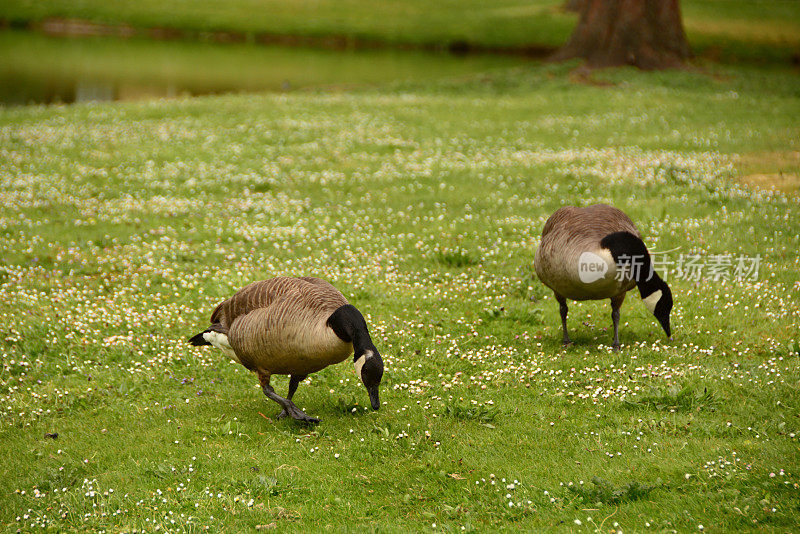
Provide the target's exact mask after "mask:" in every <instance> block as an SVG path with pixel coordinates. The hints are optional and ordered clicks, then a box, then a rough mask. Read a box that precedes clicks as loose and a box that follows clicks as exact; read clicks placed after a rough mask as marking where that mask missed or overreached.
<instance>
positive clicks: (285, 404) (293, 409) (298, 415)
mask: <svg viewBox="0 0 800 534" xmlns="http://www.w3.org/2000/svg"><path fill="white" fill-rule="evenodd" d="M269 378H270V376H269V375H268V374H266V373H263V372H259V373H258V380H259V382H260V383H261V390H262V391H263V392H264V395H266V397H267V398H268V399H270V400H272V401H274V402H277V403H278V404H280V406H281V407H282V408H283V410H282V411H281V413H279V414H278V419H281V418H282V417H287V416H289V417H291V418H292V419H295V420H297V421H302V422H305V423H319V419H317V418H316V417H311V416H310V415H307V414H306V413H305V412H304V411H303V410H301V409H300V408H298V407H297V406H295V404H294V403H293V402H292V401H291V400H289V399H284V398H283V397H281V396H280V395H278V394H277V393H275V390H274V389H272V386H271V385H270V384H269ZM290 393H294V392H293V391H291V392H290Z"/></svg>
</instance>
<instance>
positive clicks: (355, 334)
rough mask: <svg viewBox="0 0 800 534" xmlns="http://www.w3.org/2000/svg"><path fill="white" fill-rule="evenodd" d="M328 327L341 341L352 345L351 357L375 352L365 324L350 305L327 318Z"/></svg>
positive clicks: (359, 313) (359, 314)
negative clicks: (369, 351)
mask: <svg viewBox="0 0 800 534" xmlns="http://www.w3.org/2000/svg"><path fill="white" fill-rule="evenodd" d="M328 326H330V327H331V330H333V332H334V333H335V334H336V335H337V336H338V337H339V339H341V340H342V341H346V342H347V343H352V344H353V357H354V358H357V357H358V356H360V355H361V354H364V352H366V351H368V350H371V351H373V352H377V349H376V348H375V345H374V344H373V343H372V338H371V337H370V335H369V330H368V329H367V322H366V321H365V320H364V316H363V315H361V312H360V311H358V309H356V307H355V306H353V305H351V304H345V305H344V306H342V307H340V308H338V309H337V310H336V311H335V312H333V313H332V314H331V316H330V317H328Z"/></svg>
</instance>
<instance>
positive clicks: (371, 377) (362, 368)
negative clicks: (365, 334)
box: [353, 348, 383, 410]
mask: <svg viewBox="0 0 800 534" xmlns="http://www.w3.org/2000/svg"><path fill="white" fill-rule="evenodd" d="M353 365H355V368H356V375H357V376H358V377H359V378H360V379H361V382H362V383H363V384H364V387H365V388H367V393H369V402H370V404H371V405H372V409H373V410H377V409H378V408H380V407H381V402H380V398H379V397H378V386H379V385H380V383H381V378H383V360H382V359H381V355H380V354H379V353H378V350H377V349H375V348H372V349H366V350H364V351H363V352H362V353H361V354H357V355H355V356H354V358H353Z"/></svg>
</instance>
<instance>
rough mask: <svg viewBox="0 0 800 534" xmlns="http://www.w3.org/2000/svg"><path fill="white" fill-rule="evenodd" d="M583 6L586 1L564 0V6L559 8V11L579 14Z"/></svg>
mask: <svg viewBox="0 0 800 534" xmlns="http://www.w3.org/2000/svg"><path fill="white" fill-rule="evenodd" d="M584 4H586V0H566V2H564V5H563V6H561V9H563V10H565V11H574V12H575V13H580V12H581V10H582V9H583V6H584Z"/></svg>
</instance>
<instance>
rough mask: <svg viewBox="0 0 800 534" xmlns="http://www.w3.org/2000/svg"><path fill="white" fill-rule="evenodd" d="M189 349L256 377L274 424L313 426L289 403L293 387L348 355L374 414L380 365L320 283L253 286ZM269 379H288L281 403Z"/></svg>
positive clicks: (362, 329)
mask: <svg viewBox="0 0 800 534" xmlns="http://www.w3.org/2000/svg"><path fill="white" fill-rule="evenodd" d="M188 341H189V343H191V344H192V345H195V346H202V345H212V346H214V347H216V348H218V349H221V350H222V351H223V352H224V353H225V354H227V355H228V356H229V357H231V358H232V359H234V360H236V361H237V362H239V363H241V364H242V365H244V366H245V367H247V368H248V369H250V370H251V371H253V372H255V373H256V374H257V375H258V381H259V383H260V384H261V389H262V391H263V392H264V395H266V397H267V398H269V399H270V400H272V401H274V402H276V403H278V404H279V405H280V406H281V408H283V410H282V411H281V413H279V414H278V418H280V417H285V416H290V417H292V418H294V419H296V420H299V421H305V422H309V423H319V419H317V418H316V417H310V416H308V415H307V414H306V413H305V412H303V411H302V410H301V409H299V408H298V407H297V405H295V404H294V402H292V396H293V395H294V393H295V391H297V386H298V384H300V382H302V381H303V380H304V379H305V378H306V377H307V376H308V375H309V374H311V373H314V372H317V371H319V370H320V369H324V368H325V367H328V366H329V365H333V364H336V363H339V362H342V361H344V360H346V359H347V357H348V356H349V355H351V354H354V352H355V354H354V358H353V365H354V366H355V370H356V374H357V375H358V377H359V378H360V379H361V382H362V383H363V384H364V387H365V388H366V389H367V393H368V394H369V400H370V404H371V405H372V409H373V410H377V409H378V408H379V407H380V396H379V392H378V386H379V385H380V382H381V378H382V377H383V369H384V366H383V359H382V358H381V356H380V353H379V352H378V349H377V348H376V347H375V345H374V344H373V343H372V339H371V337H370V335H369V328H368V327H367V323H366V321H365V320H364V316H363V315H362V314H361V312H360V311H358V310H357V309H356V308H355V307H354V306H352V305H350V304H349V303H348V302H347V299H346V298H344V295H342V294H341V293H340V292H339V291H338V290H337V289H336V288H335V287H333V286H332V285H331V284H329V283H328V282H326V281H325V280H321V279H319V278H313V277H308V276H303V277H298V278H291V277H286V276H279V277H277V278H271V279H269V280H262V281H260V282H253V283H252V284H250V285H248V286H245V287H244V288H242V289H241V290H239V291H238V292H236V293H235V294H234V295H233V296H232V297H231V298H229V299H227V300H225V301H223V302H222V303H220V304H219V306H217V307H216V309H215V310H214V313H212V314H211V326H209V327H208V328H206V329H205V330H204V331H202V332H200V333H199V334H196V335H194V336H192V337H191V338H189V340H188ZM274 374H280V375H290V379H289V392H288V394H287V396H286V397H285V398H284V397H281V396H280V395H278V394H277V393H275V390H274V389H273V387H272V386H271V385H270V377H271V376H272V375H274Z"/></svg>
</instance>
